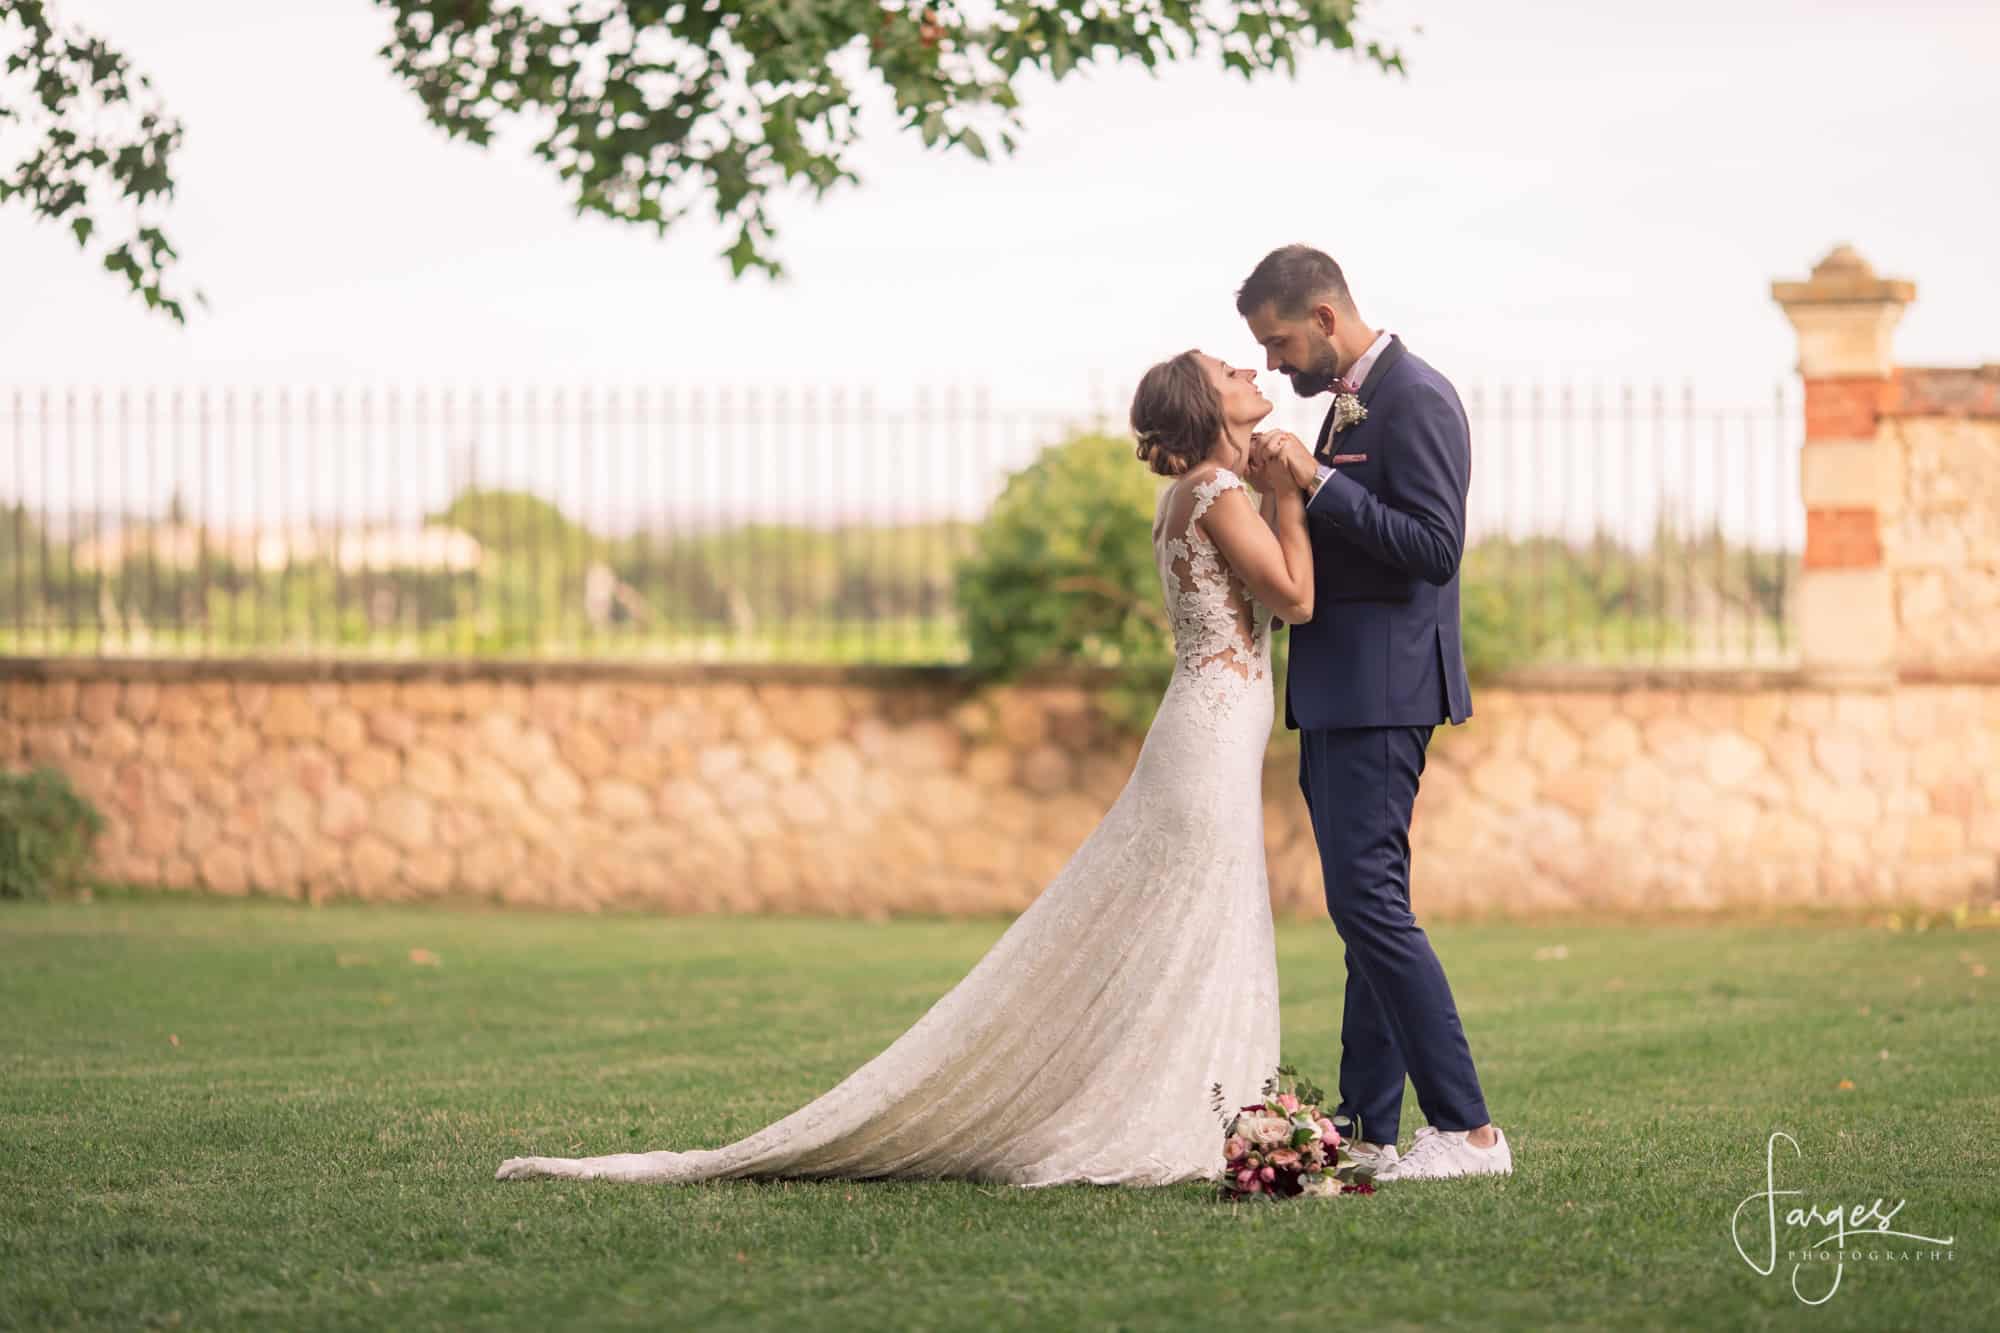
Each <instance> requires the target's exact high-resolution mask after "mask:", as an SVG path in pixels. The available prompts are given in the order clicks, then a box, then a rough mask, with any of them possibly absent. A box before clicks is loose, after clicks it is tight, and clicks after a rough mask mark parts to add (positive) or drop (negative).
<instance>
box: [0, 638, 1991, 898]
mask: <svg viewBox="0 0 2000 1333" xmlns="http://www.w3.org/2000/svg"><path fill="white" fill-rule="evenodd" d="M1475 706H1476V708H1477V716H1476V717H1475V718H1474V720H1473V721H1472V722H1471V723H1470V724H1469V725H1467V726H1465V727H1460V728H1451V729H1445V730H1442V731H1440V733H1439V734H1438V738H1437V740H1436V741H1435V743H1434V745H1433V749H1432V755H1431V762H1430V766H1429V769H1428V771H1427V772H1426V774H1425V777H1424V782H1423V794H1422V798H1421V800H1420V803H1419V806H1418V812H1417V818H1416V823H1415V827H1414V831H1413V837H1414V841H1415V858H1416V860H1415V864H1416V885H1415V895H1416V898H1417V901H1418V905H1419V908H1420V910H1422V911H1423V912H1425V913H1426V915H1427V916H1434V917H1446V916H1465V915H1487V914H1499V915H1523V914H1541V913H1547V912H1559V911H1600V910H1603V911H1627V910H1631V909H1635V908H1636V909H1641V910H1647V911H1669V912H1688V913H1700V912H1709V911H1721V910H1743V909H1761V908H1765V907H1769V906H1779V905H1826V906H1860V905H1874V904H1892V903H1893V904H1912V905H1915V904H1922V905H1928V906H1933V907H1943V906H1955V905H1957V904H1960V903H1966V902H1983V901H1987V900H1990V899H1991V898H1993V896H1994V894H1995V891H1996V867H2000V681H1995V682H1992V683H1988V684H1960V685H1939V684H1909V685H1903V686H1898V687H1896V688H1893V689H1888V690H1876V689H1866V688H1853V689H1847V690H1822V689H1810V688H1803V687H1801V686H1800V685H1799V684H1798V682H1797V681H1795V680H1791V679H1788V678H1784V677H1771V676H1752V677H1742V678H1728V679H1721V680H1717V679H1713V678H1709V679H1690V678H1671V677H1637V676H1632V677H1604V676H1595V677H1591V676H1577V677H1569V678H1565V679H1550V680H1546V681H1543V682H1541V684H1540V686H1539V687H1515V688H1488V689H1484V690H1481V691H1478V692H1476V698H1475ZM1136 753H1137V743H1136V741H1134V740H1132V739H1130V738H1127V737H1121V736H1119V735H1118V734H1117V733H1115V732H1114V731H1113V730H1112V729H1111V728H1109V727H1108V726H1107V725H1106V724H1105V722H1104V721H1103V719H1102V718H1100V717H1099V716H1098V714H1097V713H1096V711H1095V710H1094V709H1093V708H1092V706H1091V703H1090V695H1089V694H1088V692H1087V691H1086V690H1084V689H1083V688H1082V687H1080V686H1077V685H1073V684H1050V685H1041V686H1025V687H1019V688H1007V689H1000V690H993V691H986V692H980V691H975V690H974V689H973V688H971V687H970V686H969V685H967V684H965V683H963V682H960V681H958V680H956V679H955V678H953V677H952V676H950V675H949V674H946V673H936V672H893V671H891V672H858V671H799V670H793V671H784V670H771V669H762V670H757V669H752V670H736V671H733V672H727V673H723V672H717V671H713V670H680V671H676V670H670V669H659V670H653V671H645V670H618V669H614V668H597V669H592V668H588V667H576V668H568V669H552V668H548V667H523V668H511V667H504V666H482V667H468V666H454V665H451V664H441V665H438V666H434V667H428V668H426V667H416V666H379V665H378V666H369V665H360V664H356V665H345V666H311V665H305V664H296V665H285V664H273V663H253V664H231V663H206V664H200V663H183V664H174V663H119V662H89V661H71V662H40V663H35V662H13V663H7V664H0V766H7V767H18V766H22V765H25V764H28V763H35V762H44V763H53V764H56V765H58V766H60V767H61V768H63V769H64V770H66V771H67V772H68V773H69V774H70V775H71V777H72V778H73V779H74V780H75V781H76V783H77V785H78V786H79V787H80V788H81V789H82V790H83V791H85V792H86V793H87V794H88V795H89V796H90V797H91V798H92V799H93V800H95V801H96V802H97V803H98V804H99V805H100V807H101V808H102V809H103V810H104V811H105V812H106V815H107V817H108V819H109V821H110V829H109V831H108V833H107V835H106V836H105V838H104V840H103V842H102V844H101V846H100V848H99V869H100V871H101V872H102V873H103V874H104V875H105V876H107V877H109V878H113V879H117V880H121V881H126V882H131V883H137V884H151V885H159V886H161V887H164V888H172V889H205V890H208V891H211V892H216V893H225V894H239V893H243V892H246V891H248V890H250V889H251V888H253V887H255V888H257V889H260V890H263V891H267V892H271V893H276V894H282V895H286V896H292V897H311V898H316V899H318V898H329V897H338V896H352V897H359V898H368V899H407V898H422V897H432V896H445V895H477V896H482V897H491V898H494V899H497V900H499V901H502V902H507V903H522V904H536V905H546V906H556V907H569V908H584V909H596V908H602V907H614V906H617V907H642V908H647V909H653V910H660V911H669V912H699V911H738V912H823V913H837V914H858V915H879V914H884V913H988V912H1011V911H1016V910H1019V909H1020V908H1021V907H1023V906H1024V905H1026V904H1027V903H1028V902H1029V901H1030V900H1031V899H1032V898H1033V896H1034V895H1035V894H1036V893H1037V892H1038V891H1039V890H1040V889H1041V887H1042V886H1043V885H1044V884H1045V883H1046V882H1047V881H1048V880H1049V878H1050V877H1051V876H1052V875H1053V874H1054V873H1055V871H1056V870H1057V869H1058V868H1059V867H1060V866H1061V865H1062V863H1063V861H1064V859H1065V858H1067V857H1068V855H1069V854H1070V853H1071V852H1072V851H1074V849H1075V848H1076V846H1077V845H1078V843H1080V842H1081V841H1082V839H1083V837H1084V836H1085V835H1086V834H1087V833H1088V832H1089V831H1090V829H1091V828H1092V827H1093V825H1094V824H1095V823H1096V821H1097V820H1098V818H1099V817H1100V816H1101V815H1102V814H1103V812H1104V810H1105V808H1106V807H1107V806H1108V805H1109V804H1110V802H1111V800H1112V799H1113V798H1114V797H1115V796H1116V795H1117V793H1118V791H1119V789H1120V788H1121V787H1122V785H1123V783H1124V781H1125V778H1126V776H1127V775H1128V773H1129V772H1130V769H1131V765H1132V762H1133V760H1134V758H1135V757H1136ZM1296 772H1297V759H1296V750H1295V749H1294V748H1293V747H1292V745H1291V743H1290V741H1289V739H1288V738H1285V737H1282V736H1281V737H1279V738H1278V739H1277V741H1276V742H1275V743H1274V745H1273V749H1272V756H1271V761H1270V764H1269V766H1268V768H1267V771H1266V773H1265V798H1266V806H1265V832H1266V837H1267V843H1268V847H1269V854H1270V867H1271V880H1272V896H1273V900H1274V903H1275V905H1276V906H1277V907H1278V908H1279V910H1280V911H1282V912H1285V913H1290V914H1295V915H1302V916H1314V915H1317V914H1319V913H1320V911H1321V910H1322V908H1321V905H1320V904H1321V889H1320V878H1319V869H1318V863H1317V858H1316V856H1315V854H1314V851H1313V846H1312V838H1311V834H1310V831H1309V829H1308V828H1307V826H1306V822H1305V818H1304V811H1303V808H1302V804H1301V801H1300V799H1299V795H1298V790H1297V786H1296Z"/></svg>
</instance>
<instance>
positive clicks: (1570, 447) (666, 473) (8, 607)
mask: <svg viewBox="0 0 2000 1333" xmlns="http://www.w3.org/2000/svg"><path fill="white" fill-rule="evenodd" d="M1467 404H1468V408H1469V410H1470V411H1471V413H1472V416H1473V418H1474V458H1475V462H1474V482H1473V493H1472V505H1471V512H1470V516H1469V533H1468V551H1467V557H1466V578H1467V591H1468V613H1467V614H1468V617H1469V618H1470V619H1472V620H1473V621H1474V622H1475V625H1474V630H1475V631H1476V632H1477V633H1480V634H1484V635H1487V636H1488V637H1489V640H1490V643H1489V647H1490V648H1491V650H1492V651H1493V652H1497V653H1498V654H1499V655H1500V656H1501V657H1503V658H1505V659H1506V660H1510V661H1531V660H1532V661H1592V660H1595V661H1611V662H1621V661H1645V662H1676V663H1680V662H1690V663H1716V664H1738V663H1749V662H1782V661H1784V660H1786V659H1787V657H1788V656H1789V654H1790V651H1791V636H1790V635H1789V634H1788V632H1787V628H1786V627H1787V623H1788V621H1787V616H1788V611H1789V605H1790V590H1791V588H1792V587H1793V586H1794V585H1795V583H1796V576H1795V573H1794V570H1795V568H1796V563H1797V553H1798V551H1799V549H1800V545H1801V542H1802V530H1803V515H1802V512H1801V510H1800V505H1799V498H1798V494H1797V480H1796V477H1797V445H1798V442H1797V438H1796V432H1795V427H1794V424H1793V423H1794V422H1795V421H1796V419H1797V416H1798V413H1797V411H1796V408H1795V406H1794V405H1793V404H1791V403H1790V402H1788V401H1787V396H1786V393H1785V392H1783V391H1780V392H1778V393H1776V394H1774V395H1773V397H1772V399H1771V401H1769V402H1768V403H1766V404H1764V405H1763V406H1761V407H1756V408H1751V409H1739V410H1720V409H1714V408H1710V407H1707V406H1703V405H1699V404H1697V403H1696V401H1695V399H1694V397H1693V394H1692V392H1691V390H1677V391H1673V392H1669V391H1667V390H1664V389H1654V388H1648V389H1643V390H1635V389H1616V390H1581V391H1573V390H1568V389H1555V390H1548V389H1542V388H1527V389H1496V390H1484V389H1482V390H1474V391H1472V392H1471V393H1469V394H1468V399H1467ZM1316 413H1317V409H1316V408H1315V406H1314V405H1313V404H1309V403H1308V404H1296V403H1294V404H1289V405H1288V407H1287V408H1286V409H1284V410H1283V411H1282V412H1281V414H1280V416H1281V418H1282V419H1283V420H1284V423H1285V424H1286V425H1288V426H1290V427H1292V428H1293V429H1295V430H1297V431H1298V432H1299V433H1300V434H1301V435H1306V436H1308V437H1310V434H1311V431H1312V427H1313V424H1314V419H1315V417H1316ZM1107 417H1109V418H1110V419H1111V420H1112V421H1115V420H1116V417H1117V414H1116V413H1105V412H1081V413H1069V414H1066V413H1060V412H1045V411H1033V410H1026V409H1021V408H1017V407H1011V406H1006V405H999V404H995V403H994V402H993V401H991V400H990V398H989V397H988V396H987V395H985V394H983V393H979V392H972V391H959V392H945V393H940V394H931V393H922V392H920V393H917V394H915V395H914V396H913V397H912V398H910V399H908V400H906V401H899V402H896V403H893V404H890V403H885V402H883V401H880V400H878V398H877V397H876V396H875V395H873V394H870V393H867V392H859V393H850V392H843V391H839V390H834V391H829V392H814V391H811V390H804V391H792V392H785V391H779V392H753V391H730V390H726V389H724V390H692V391H669V390H659V389H592V388H581V389H554V390H538V389H520V390H513V389H509V390H501V391H498V392H476V391H475V392H463V391H453V390H436V391H433V390H424V389H418V390H414V391H397V390H387V391H348V390H338V389H336V390H325V391H319V390H307V391H303V392H300V391H291V390H234V389H200V388H188V389H63V390H41V389H23V390H14V391H9V392H7V393H6V394H5V396H4V397H0V654H73V653H85V654H99V653H101V654H152V655H182V654H214V655H225V654H226V655H241V654H327V653H340V654H358V655H370V656H398V655H476V656H549V655H555V656H591V657H642V658H659V659H682V660H686V659H693V660H734V659H741V660H797V661H881V662H912V661H921V662H951V661H956V660H961V659H962V658H963V656H964V644H963V640H962V638H961V635H960V633H959V629H958V625H957V621H956V617H955V613H954V607H953V603H952V586H953V570H954V567H955V566H956V564H957V562H958V561H959V560H960V559H961V558H963V557H964V556H965V555H966V554H967V553H968V552H969V551H971V550H972V548H973V543H974V541H975V536H976V531H977V528H978V524H979V522H980V519H981V517H982V515H983V514H984V513H985V512H986V510H987V508H988V506H989V505H990V504H991V503H992V501H993V499H994V497H995V496H996V495H998V494H999V492H1000V490H1001V488H1002V487H1003V486H1004V485H1005V483H1006V480H1007V478H1008V476H1009V475H1010V474H1011V473H1012V472H1014V471H1015V470H1017V469H1018V468H1020V467H1022V466H1024V465H1026V464H1027V463H1028V462H1030V461H1031V460H1032V459H1033V458H1034V457H1035V456H1036V454H1037V453H1038V452H1039V451H1040V450H1042V449H1044V448H1046V447H1048V446H1050V445H1052V444H1056V443H1059V442H1061V441H1062V440H1064V439H1065V438H1067V437H1069V436H1071V435H1073V434H1076V433H1079V432H1082V431H1087V430H1091V429H1103V428H1105V427H1106V426H1107V424H1108V422H1107V421H1106V418H1107ZM1133 466H1134V467H1137V466H1138V464H1137V463H1136V462H1135V463H1134V464H1133ZM1495 645H1497V646H1495Z"/></svg>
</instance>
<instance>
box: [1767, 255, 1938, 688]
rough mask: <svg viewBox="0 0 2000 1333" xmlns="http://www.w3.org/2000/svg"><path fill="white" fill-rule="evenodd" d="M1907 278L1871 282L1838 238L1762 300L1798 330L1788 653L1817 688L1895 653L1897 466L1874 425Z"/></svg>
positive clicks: (1890, 387) (1868, 670) (1874, 669)
mask: <svg viewBox="0 0 2000 1333" xmlns="http://www.w3.org/2000/svg"><path fill="white" fill-rule="evenodd" d="M1916 294H1917V289H1916V286H1915V284H1913V283H1909V282H1904V281H1901V280H1898V279H1893V278H1878V277H1876V276H1875V271H1874V270H1873V269H1871V268H1870V267H1869V266H1868V262H1867V261H1866V260H1864V259H1863V258H1862V257H1861V256H1860V255H1858V254H1856V253H1855V252H1854V250H1853V249H1852V248H1851V247H1849V246H1845V245H1841V246H1836V247H1834V249H1833V251H1832V252H1831V253H1830V254H1828V255H1827V257H1826V258H1825V259H1822V260H1820V262H1819V264H1818V265H1817V266H1816V267H1815V268H1814V269H1813V271H1812V277H1810V278H1809V279H1807V280H1806V281H1804V282H1774V283H1772V284H1771V295H1772V296H1773V297H1774V298H1776V300H1777V302H1778V304H1779V305H1780V306H1782V307H1784V311H1785V317H1786V318H1787V319H1789V320H1791V322H1792V327H1793V329H1795V330H1796V331H1797V332H1798V337H1799V374H1800V375H1801V376H1802V377H1803V378H1804V379H1805V388H1806V434H1805V447H1804V449H1803V450H1802V451H1801V454H1800V460H1799V470H1800V494H1801V497H1802V498H1803V500H1804V502H1805V509H1806V550H1805V561H1804V565H1805V570H1804V577H1803V579H1802V581H1801V584H1800V588H1799V603H1798V609H1799V616H1798V626H1799V656H1800V662H1801V665H1802V666H1803V667H1804V668H1805V670H1806V672H1807V673H1808V674H1809V675H1811V676H1814V677H1818V678H1821V679H1823V680H1826V681H1828V682H1829V683H1834V682H1840V683H1864V682H1875V681H1884V682H1886V681H1887V680H1888V679H1889V678H1890V676H1891V675H1892V673H1893V671H1894V664H1895V658H1896V609H1895V600H1894V591H1893V587H1892V583H1891V580H1890V577H1889V571H1888V569H1887V568H1886V567H1885V566H1884V564H1883V561H1882V531H1883V527H1884V525H1885V524H1886V523H1887V522H1888V521H1889V520H1890V519H1892V518H1893V517H1894V515H1895V513H1896V512H1897V510H1898V509H1900V508H1901V506H1902V498H1903V497H1902V486H1903V468H1902V466H1901V460H1900V459H1899V458H1898V457H1897V453H1896V449H1895V447H1894V446H1893V445H1892V444H1889V443H1886V442H1883V441H1881V440H1880V439H1878V431H1877V429H1876V426H1877V423H1878V421H1879V420H1880V418H1881V416H1882V414H1883V412H1885V411H1886V410H1888V409H1889V408H1890V406H1891V404H1892V401H1893V400H1892V395H1893V393H1894V390H1895V382H1896V381H1895V375H1896V370H1895V358H1894V355H1893V352H1892V350H1891V346H1890V342H1891V337H1892V335H1893V334H1894V332H1895V328H1896V322H1897V321H1898V320H1900V319H1901V318H1902V316H1903V308H1904V307H1905V306H1907V305H1908V304H1909V303H1910V302H1911V301H1912V300H1914V299H1915V298H1916Z"/></svg>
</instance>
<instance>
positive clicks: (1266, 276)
mask: <svg viewBox="0 0 2000 1333" xmlns="http://www.w3.org/2000/svg"><path fill="white" fill-rule="evenodd" d="M1322 300H1324V301H1326V302H1327V303H1328V304H1330V305H1332V306H1334V307H1335V308H1336V309H1341V310H1352V309H1354V298H1353V296H1351V295H1349V294H1348V290H1347V275H1346V274H1344V273H1342V272H1341V271H1340V265H1338V264H1336V263H1334V262H1333V256H1332V255H1329V254H1327V253H1326V252H1325V251H1323V250H1315V249H1313V248H1312V247H1311V246H1310V245H1281V246H1279V247H1278V248H1277V249H1275V250H1273V251H1272V252H1271V253H1270V254H1268V255H1265V256H1264V257H1263V258H1262V259H1260V260H1258V261H1257V267H1256V268H1254V269H1251V270H1250V276H1249V277H1247V278H1245V279H1244V280H1243V285H1242V286H1241V287H1238V288H1237V289H1236V313H1237V314H1239V315H1242V316H1243V317H1244V318H1245V319H1248V318H1249V317H1250V316H1251V315H1252V314H1254V313H1256V312H1257V311H1259V310H1262V309H1263V308H1264V307H1265V306H1267V305H1268V306H1270V307H1272V309H1273V311H1274V312H1275V313H1276V314H1277V316H1278V318H1279V319H1298V318H1300V317H1301V316H1303V315H1304V314H1305V313H1306V311H1308V310H1310V309H1311V308H1312V307H1313V306H1314V305H1316V304H1318V303H1319V302H1320V301H1322Z"/></svg>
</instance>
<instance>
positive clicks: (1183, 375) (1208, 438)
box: [1132, 349, 1222, 477]
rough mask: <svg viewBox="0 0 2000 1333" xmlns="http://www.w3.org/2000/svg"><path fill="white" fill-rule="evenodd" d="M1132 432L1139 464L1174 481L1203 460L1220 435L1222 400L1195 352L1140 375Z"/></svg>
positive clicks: (1134, 396)
mask: <svg viewBox="0 0 2000 1333" xmlns="http://www.w3.org/2000/svg"><path fill="white" fill-rule="evenodd" d="M1132 434H1133V436H1134V437H1135V438H1137V440H1138V441H1139V449H1138V454H1139V461H1140V462H1142V463H1144V464H1145V465H1146V466H1147V467H1149V468H1151V469H1153V471H1155V472H1157V473H1159V474H1160V475H1161V476H1163V477H1178V476H1180V475H1181V473H1183V472H1185V471H1187V470H1188V469H1189V468H1191V467H1193V466H1194V465H1195V464H1196V463H1199V462H1200V461H1201V460H1202V459H1204V458H1206V457H1208V451H1209V450H1211V449H1213V448H1214V447H1215V442H1216V440H1217V439H1219V438H1220V437H1221V435H1222V399H1221V397H1220V396H1219V395H1217V393H1216V392H1215V386H1214V385H1213V384H1211V383H1209V379H1208V372H1207V371H1206V370H1205V369H1203V367H1202V364H1201V357H1200V355H1199V354H1198V353H1196V352H1195V351H1193V350H1192V349H1190V350H1188V351H1185V352H1182V353H1181V354H1180V355H1179V356H1177V357H1175V358H1173V359H1172V360H1171V361H1162V362H1160V364H1159V365H1157V366H1154V367H1153V368H1152V369H1151V370H1149V371H1147V372H1146V373H1145V374H1144V375H1143V376H1141V377H1140V380H1139V389H1138V392H1136V393H1134V394H1133V395H1132Z"/></svg>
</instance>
